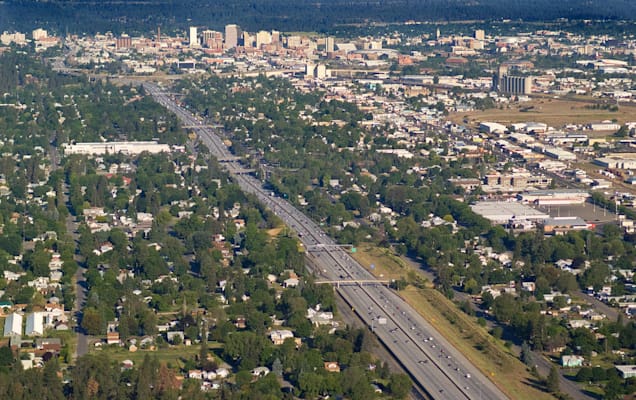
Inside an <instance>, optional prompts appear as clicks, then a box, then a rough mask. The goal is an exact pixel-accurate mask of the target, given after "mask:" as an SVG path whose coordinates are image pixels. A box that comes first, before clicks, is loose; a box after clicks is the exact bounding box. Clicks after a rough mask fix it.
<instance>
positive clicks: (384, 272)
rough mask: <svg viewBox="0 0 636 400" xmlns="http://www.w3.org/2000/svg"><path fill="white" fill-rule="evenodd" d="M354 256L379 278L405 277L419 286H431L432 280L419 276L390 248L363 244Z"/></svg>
mask: <svg viewBox="0 0 636 400" xmlns="http://www.w3.org/2000/svg"><path fill="white" fill-rule="evenodd" d="M352 256H353V258H355V259H356V261H358V262H359V263H360V264H361V265H362V266H363V267H364V268H366V269H367V270H368V271H370V272H371V273H372V274H373V276H375V277H376V278H378V279H382V280H385V279H386V280H393V279H395V280H397V279H405V280H406V281H407V282H409V283H412V284H415V285H417V286H429V287H430V286H431V284H430V282H427V281H426V280H425V279H424V278H423V277H421V276H419V274H417V273H416V272H415V270H414V269H413V268H412V267H411V266H410V265H408V264H407V263H405V262H404V260H402V259H401V258H399V257H398V256H396V255H395V254H393V253H392V252H391V250H389V249H384V248H381V247H376V246H368V245H361V246H360V247H358V248H357V251H356V252H355V253H353V254H352ZM371 265H373V268H371Z"/></svg>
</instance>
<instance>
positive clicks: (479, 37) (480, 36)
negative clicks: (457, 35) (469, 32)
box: [475, 29, 486, 40]
mask: <svg viewBox="0 0 636 400" xmlns="http://www.w3.org/2000/svg"><path fill="white" fill-rule="evenodd" d="M485 38H486V33H485V32H484V30H483V29H477V30H476V31H475V39H477V40H484V39H485Z"/></svg>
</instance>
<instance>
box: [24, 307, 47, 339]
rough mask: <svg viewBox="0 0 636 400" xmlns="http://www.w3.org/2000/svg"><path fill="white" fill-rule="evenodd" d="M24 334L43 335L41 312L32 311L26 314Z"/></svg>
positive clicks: (42, 316)
mask: <svg viewBox="0 0 636 400" xmlns="http://www.w3.org/2000/svg"><path fill="white" fill-rule="evenodd" d="M24 334H25V335H26V336H42V335H44V315H43V313H41V312H32V313H30V314H27V318H26V330H25V331H24Z"/></svg>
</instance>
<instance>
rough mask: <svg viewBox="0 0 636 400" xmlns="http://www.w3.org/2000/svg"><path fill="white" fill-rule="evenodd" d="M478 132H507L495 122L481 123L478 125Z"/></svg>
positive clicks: (503, 126)
mask: <svg viewBox="0 0 636 400" xmlns="http://www.w3.org/2000/svg"><path fill="white" fill-rule="evenodd" d="M479 131H480V132H486V133H506V132H508V128H506V126H505V125H502V124H499V123H497V122H481V123H480V124H479Z"/></svg>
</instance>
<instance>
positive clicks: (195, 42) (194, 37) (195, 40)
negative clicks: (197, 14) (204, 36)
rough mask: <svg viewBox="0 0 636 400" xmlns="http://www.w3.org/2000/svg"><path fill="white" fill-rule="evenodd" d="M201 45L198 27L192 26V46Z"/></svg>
mask: <svg viewBox="0 0 636 400" xmlns="http://www.w3.org/2000/svg"><path fill="white" fill-rule="evenodd" d="M198 46H199V37H198V36H197V27H196V26H191V27H190V47H198Z"/></svg>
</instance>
